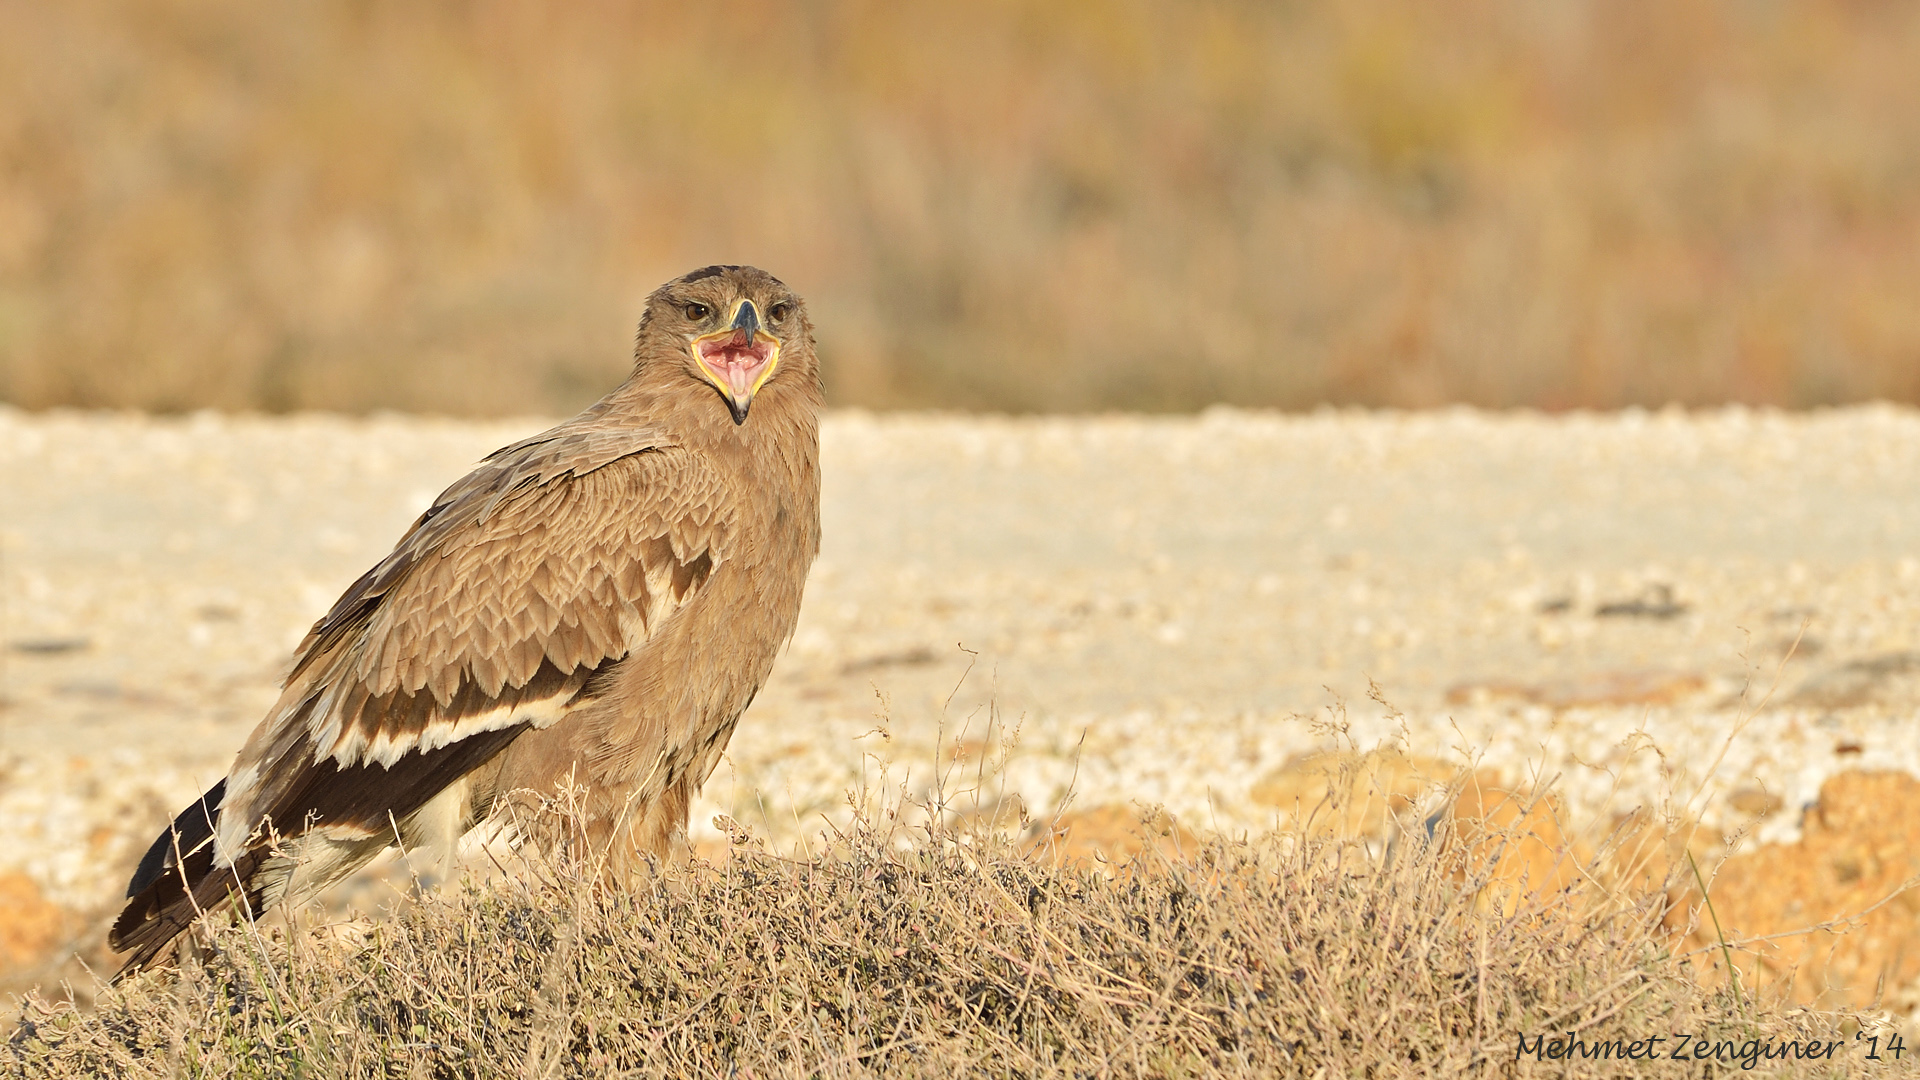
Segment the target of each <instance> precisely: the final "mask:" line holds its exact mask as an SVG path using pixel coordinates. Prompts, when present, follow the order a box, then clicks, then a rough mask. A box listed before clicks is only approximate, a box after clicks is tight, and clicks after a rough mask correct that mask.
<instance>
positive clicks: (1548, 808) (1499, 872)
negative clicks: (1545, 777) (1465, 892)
mask: <svg viewBox="0 0 1920 1080" xmlns="http://www.w3.org/2000/svg"><path fill="white" fill-rule="evenodd" d="M1447 819H1448V835H1449V837H1450V839H1451V841H1452V842H1453V843H1457V844H1462V845H1464V846H1465V851H1464V855H1465V858H1464V860H1463V864H1462V866H1461V868H1460V874H1461V877H1462V879H1463V880H1465V881H1468V882H1482V883H1484V884H1482V885H1481V894H1480V902H1481V903H1483V904H1486V905H1489V906H1494V907H1498V908H1499V910H1500V912H1501V914H1503V915H1507V916H1511V915H1512V914H1513V913H1514V912H1515V911H1517V910H1518V909H1519V907H1520V905H1521V903H1522V902H1523V901H1524V900H1529V899H1531V900H1533V901H1536V902H1538V901H1542V900H1545V899H1548V898H1551V897H1554V896H1559V895H1562V894H1564V893H1566V892H1568V891H1570V890H1572V889H1574V888H1575V887H1577V886H1578V885H1579V884H1580V883H1581V881H1582V880H1583V879H1584V877H1585V875H1584V873H1583V867H1585V866H1586V864H1587V863H1588V862H1589V861H1591V859H1592V854H1591V853H1590V852H1589V851H1587V850H1586V848H1585V846H1584V845H1582V844H1580V843H1579V842H1577V841H1574V840H1571V839H1570V838H1568V837H1567V836H1566V835H1565V833H1564V832H1563V831H1562V830H1561V827H1560V819H1559V813H1558V808H1557V807H1556V806H1555V805H1554V804H1553V802H1552V801H1551V800H1549V799H1546V798H1531V799H1530V798H1527V797H1525V796H1522V795H1517V794H1515V793H1513V792H1511V791H1503V790H1501V789H1500V788H1496V787H1487V786H1484V785H1481V784H1469V785H1467V787H1466V788H1465V789H1464V790H1462V791H1461V792H1460V795H1459V797H1458V798H1456V799H1455V800H1454V801H1453V805H1452V806H1451V807H1449V808H1448V811H1447Z"/></svg>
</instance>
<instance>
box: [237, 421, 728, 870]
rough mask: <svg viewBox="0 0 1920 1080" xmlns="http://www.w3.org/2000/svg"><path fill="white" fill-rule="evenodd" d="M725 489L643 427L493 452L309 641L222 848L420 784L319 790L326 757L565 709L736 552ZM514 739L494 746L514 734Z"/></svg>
mask: <svg viewBox="0 0 1920 1080" xmlns="http://www.w3.org/2000/svg"><path fill="white" fill-rule="evenodd" d="M724 494H725V492H724V482H723V481H722V480H721V479H720V478H719V477H718V475H717V474H716V473H714V472H713V470H712V469H711V468H710V467H708V466H706V465H705V464H704V463H703V461H702V459H700V458H698V457H697V456H695V455H692V454H689V453H686V452H684V451H681V450H679V449H677V448H675V447H673V446H670V445H665V444H664V443H663V441H662V440H659V439H657V438H653V437H650V436H649V434H648V433H646V432H636V431H587V432H562V433H560V434H558V435H555V433H549V434H548V436H546V437H536V438H535V439H531V440H527V441H526V442H523V443H517V444H515V445H513V446H510V447H507V448H505V449H502V450H500V451H497V452H495V453H494V454H493V455H491V456H489V457H488V459H487V460H486V461H485V462H484V463H483V464H482V465H481V467H480V468H478V469H476V470H475V471H474V472H473V473H472V474H470V475H468V476H467V477H466V478H465V479H463V480H461V481H460V482H459V483H457V484H455V485H453V486H452V487H450V488H448V489H447V491H446V492H445V493H443V494H442V495H441V496H440V498H438V499H436V500H435V501H434V505H433V506H432V507H431V508H430V509H429V510H428V511H427V512H426V513H424V514H422V515H421V516H420V518H419V519H418V520H417V521H415V522H414V524H413V527H412V528H411V529H409V530H408V532H407V534H406V535H405V536H404V537H402V538H401V540H400V543H399V544H398V545H396V546H395V548H394V551H393V553H392V554H390V555H389V556H387V557H386V558H385V559H383V560H382V561H381V562H380V563H379V564H378V565H376V566H375V567H373V569H371V570H369V571H368V572H367V573H366V574H365V575H363V576H362V577H361V578H360V579H359V580H358V581H356V582H355V583H354V584H353V586H351V587H350V588H349V589H348V590H347V592H346V594H345V595H343V596H342V597H341V598H340V600H339V601H338V602H337V603H335V604H334V606H333V608H332V610H330V611H329V612H328V613H327V615H326V616H325V617H324V618H322V619H321V620H320V621H319V622H317V623H315V624H314V627H313V629H312V630H311V631H309V633H308V634H307V636H306V639H305V640H304V641H303V642H302V643H301V645H300V647H299V649H298V650H297V651H296V653H295V658H294V664H293V669H292V674H291V675H290V676H289V677H288V680H287V683H286V686H285V688H284V690H283V692H282V695H281V698H280V701H279V702H278V703H277V704H276V706H275V707H274V709H273V711H272V712H271V713H270V714H269V715H268V718H267V720H266V721H264V722H263V723H262V724H261V727H260V728H259V729H258V730H256V731H255V732H254V735H253V737H252V738H250V739H249V740H248V742H247V745H246V747H244V748H243V749H242V750H241V753H240V756H239V758H238V759H237V760H236V762H235V764H234V769H233V771H232V773H230V774H229V779H228V785H227V790H226V796H225V799H224V800H223V807H222V811H221V820H220V827H219V831H218V834H217V838H216V846H217V848H218V850H219V854H220V858H221V860H222V863H223V864H225V863H226V862H228V861H230V860H231V859H232V858H234V857H235V856H236V855H237V853H239V852H240V851H241V850H243V849H244V848H245V846H246V845H247V843H248V841H249V837H251V836H253V835H255V833H256V831H257V830H258V829H259V827H260V826H261V824H262V822H263V821H264V820H268V819H270V820H272V821H273V822H276V823H279V824H278V825H277V827H278V828H280V829H281V830H282V831H283V832H284V831H288V830H290V829H293V828H297V827H300V826H302V825H303V824H304V823H305V822H306V821H307V819H309V818H311V817H312V816H313V815H314V813H315V812H316V810H318V809H320V807H319V806H318V805H316V802H321V803H324V804H325V810H326V812H327V814H329V815H331V816H332V817H333V818H334V820H333V821H331V822H328V823H327V824H329V825H330V826H344V825H347V824H349V823H350V822H349V821H348V820H347V819H350V818H359V817H365V818H369V819H371V820H373V821H374V823H375V824H376V825H377V824H378V823H379V821H380V820H382V819H384V818H385V816H386V814H387V813H389V812H390V811H391V809H392V807H391V806H390V805H377V804H380V803H388V804H391V803H394V802H396V801H404V802H408V803H411V802H412V801H414V798H415V797H416V796H418V795H419V794H420V793H417V792H411V793H407V794H406V795H405V796H397V795H386V796H379V795H378V791H377V787H378V786H377V785H371V784H360V785H357V787H356V790H360V791H362V793H363V795H364V796H365V801H367V804H366V805H365V806H361V805H359V804H358V803H357V802H353V803H343V802H342V800H341V799H339V798H337V797H334V796H328V797H326V798H324V799H321V798H320V796H319V795H317V794H315V792H316V791H317V790H318V789H317V788H316V787H315V784H316V782H317V780H318V777H319V776H320V775H321V774H323V773H324V774H327V775H333V774H334V773H335V772H337V771H339V770H355V769H361V768H364V767H366V766H369V765H375V764H377V765H381V766H385V768H386V770H392V769H393V768H394V767H395V765H396V763H398V762H400V761H401V760H402V759H403V758H405V757H406V756H407V755H409V754H413V753H423V754H424V753H429V752H439V751H442V749H443V748H447V747H452V746H454V745H455V744H458V743H460V742H461V740H463V739H469V738H472V737H474V736H477V735H480V734H482V733H491V732H503V731H507V730H509V729H513V728H527V727H544V726H547V725H550V724H552V723H555V722H557V721H558V719H559V718H560V717H561V716H563V715H565V713H566V712H567V710H568V709H570V708H571V707H573V705H574V704H576V703H577V702H578V701H580V700H582V698H583V696H584V695H585V694H587V693H588V692H589V680H590V679H591V677H592V676H593V675H594V674H595V673H596V672H599V671H601V670H602V669H603V668H604V667H605V666H607V665H609V664H617V663H619V662H620V661H621V660H622V659H624V658H625V657H626V656H627V655H629V654H630V653H631V652H632V651H633V650H634V649H636V648H638V647H639V646H640V645H641V644H642V643H643V642H644V641H645V640H646V639H647V638H648V637H651V636H652V635H654V634H656V633H658V632H659V631H660V628H661V626H662V625H663V624H664V623H665V622H666V620H668V619H670V618H671V617H672V615H673V613H674V612H675V611H677V610H679V609H680V608H681V607H682V606H684V605H685V603H686V602H687V601H688V600H690V599H691V598H692V597H693V596H694V595H696V594H697V593H698V591H699V586H700V584H701V583H703V582H704V581H705V580H706V578H707V575H708V574H710V573H711V572H712V568H713V567H714V566H715V565H716V564H717V563H719V562H722V561H724V560H725V559H726V557H727V549H726V544H727V538H728V534H729V531H730V525H731V522H730V520H729V518H728V516H727V515H726V514H725V513H724V512H722V511H721V510H720V509H719V508H720V507H722V506H724V505H725V503H726V500H725V497H724ZM501 738H510V736H498V735H489V736H488V738H487V740H486V743H487V744H488V745H494V744H497V746H498V747H499V748H504V746H505V743H504V742H499V739H501ZM493 752H497V749H496V750H495V751H493ZM470 756H471V755H464V754H463V755H462V756H461V759H462V760H466V759H467V758H468V757H470ZM477 764H478V762H474V763H472V764H470V765H469V766H468V767H474V765H477ZM444 772H445V770H444V769H434V770H428V771H427V772H424V773H422V772H420V771H419V770H412V771H411V772H410V773H409V775H410V776H411V775H413V774H415V773H417V774H419V776H421V777H435V778H438V777H441V774H442V773H444ZM451 779H457V777H452V778H449V779H448V782H450V780H451ZM427 794H428V795H431V793H427Z"/></svg>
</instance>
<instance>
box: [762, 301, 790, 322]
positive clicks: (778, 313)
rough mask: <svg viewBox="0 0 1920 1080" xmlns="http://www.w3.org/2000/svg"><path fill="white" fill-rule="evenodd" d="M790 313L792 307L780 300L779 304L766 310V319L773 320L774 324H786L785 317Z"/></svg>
mask: <svg viewBox="0 0 1920 1080" xmlns="http://www.w3.org/2000/svg"><path fill="white" fill-rule="evenodd" d="M792 313H793V305H792V304H789V303H787V302H786V301H785V300H782V301H780V302H779V303H777V304H775V305H773V306H772V307H770V308H768V309H767V318H769V319H771V320H773V321H774V322H786V321H787V316H788V315H790V314H792Z"/></svg>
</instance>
